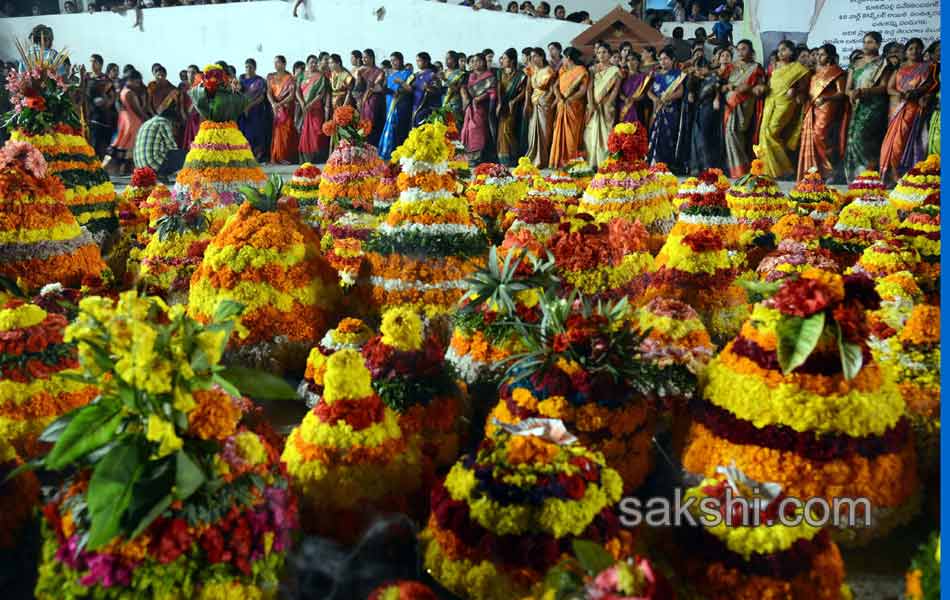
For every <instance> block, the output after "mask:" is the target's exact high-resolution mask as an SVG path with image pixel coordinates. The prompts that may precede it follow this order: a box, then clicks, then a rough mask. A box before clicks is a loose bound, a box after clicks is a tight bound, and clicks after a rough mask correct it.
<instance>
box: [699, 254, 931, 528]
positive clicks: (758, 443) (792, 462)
mask: <svg viewBox="0 0 950 600" xmlns="http://www.w3.org/2000/svg"><path fill="white" fill-rule="evenodd" d="M878 303H879V297H878V295H877V293H876V292H875V291H874V286H873V282H871V280H869V279H867V278H866V277H864V276H861V275H855V276H847V277H843V278H842V277H841V276H838V275H834V274H832V273H828V272H825V271H819V270H817V269H808V270H806V271H804V272H803V273H802V274H801V275H800V276H799V277H798V278H796V279H789V280H786V281H784V282H783V283H782V284H781V285H780V286H778V289H777V291H776V292H775V293H774V295H772V296H771V297H770V298H768V299H767V300H765V301H763V302H761V303H759V304H756V305H755V308H754V310H753V312H752V315H751V317H750V319H749V320H748V321H747V322H746V323H745V324H744V325H743V327H742V331H741V332H740V334H739V335H738V336H737V337H736V338H735V339H734V340H732V341H731V342H729V343H728V344H727V345H726V347H725V348H724V349H723V350H722V352H721V353H720V354H719V355H718V356H717V357H716V358H715V359H713V361H712V362H711V363H710V364H709V365H708V366H707V367H706V370H705V373H704V379H705V381H706V384H705V387H704V391H703V401H702V402H700V403H695V405H694V410H693V419H694V421H693V425H692V426H691V429H690V434H689V440H688V443H687V446H686V449H685V451H684V453H683V466H684V468H685V469H686V470H687V471H688V472H692V473H697V474H700V475H704V476H712V475H713V474H714V473H715V472H716V468H717V467H718V466H720V465H722V464H731V463H732V462H735V464H736V466H738V467H739V468H740V469H741V470H742V471H744V472H745V473H747V474H748V475H749V476H750V477H752V478H756V479H758V480H765V481H774V482H777V483H778V484H780V485H781V486H782V488H783V490H784V491H785V492H786V493H787V494H788V495H789V496H793V497H796V498H823V499H824V500H826V501H827V502H828V503H829V505H832V503H833V502H834V501H835V499H836V498H842V497H847V498H852V499H854V498H861V499H865V498H866V499H867V501H868V504H867V505H865V504H864V503H862V506H861V507H857V510H856V512H857V518H858V519H862V522H863V520H864V519H867V521H868V522H869V523H870V527H868V528H857V529H845V528H843V527H841V528H837V529H835V533H836V535H837V536H839V537H840V539H841V540H842V541H847V542H849V543H861V542H867V541H869V540H870V539H873V538H877V537H880V536H882V535H885V534H886V533H887V532H888V531H890V529H892V528H893V527H894V526H896V525H897V524H899V523H902V522H904V521H906V520H907V519H908V518H910V517H912V516H913V514H914V512H915V511H916V510H917V507H918V505H919V503H918V501H919V498H920V496H919V482H918V477H917V464H916V462H917V461H916V452H915V450H914V446H913V442H912V440H911V438H910V435H909V431H910V428H909V427H908V423H907V420H906V418H905V417H904V412H905V408H904V401H903V400H902V399H901V396H900V393H899V392H898V389H897V386H896V384H895V382H894V379H893V375H892V373H891V371H890V370H889V369H887V368H885V367H883V366H882V365H880V364H879V363H877V362H875V361H874V360H873V358H872V357H871V353H870V351H869V348H868V344H867V341H868V327H867V322H866V317H865V311H867V310H874V309H876V308H878Z"/></svg>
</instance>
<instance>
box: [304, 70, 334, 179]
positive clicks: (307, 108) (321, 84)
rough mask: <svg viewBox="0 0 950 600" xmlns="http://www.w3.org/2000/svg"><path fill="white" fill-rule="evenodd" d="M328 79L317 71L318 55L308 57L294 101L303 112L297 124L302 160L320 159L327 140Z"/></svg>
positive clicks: (312, 161) (321, 72)
mask: <svg viewBox="0 0 950 600" xmlns="http://www.w3.org/2000/svg"><path fill="white" fill-rule="evenodd" d="M329 96H330V82H329V79H327V76H326V75H324V74H323V71H321V70H320V63H319V61H318V60H317V57H316V56H314V55H312V54H311V55H310V56H308V57H307V70H306V71H305V72H304V74H303V75H302V76H301V77H300V79H299V81H298V82H297V104H299V105H300V110H301V112H302V113H303V125H302V126H301V127H300V155H301V158H302V160H303V162H311V163H315V162H322V160H321V159H323V158H324V155H325V154H326V152H327V146H328V145H329V140H328V139H327V136H326V135H324V133H323V123H324V121H326V119H327V114H328V112H329V110H328V104H329Z"/></svg>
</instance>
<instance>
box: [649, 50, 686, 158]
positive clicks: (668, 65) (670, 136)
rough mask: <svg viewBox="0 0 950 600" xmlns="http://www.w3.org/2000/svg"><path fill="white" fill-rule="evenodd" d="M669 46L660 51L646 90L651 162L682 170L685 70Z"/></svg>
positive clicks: (684, 124)
mask: <svg viewBox="0 0 950 600" xmlns="http://www.w3.org/2000/svg"><path fill="white" fill-rule="evenodd" d="M674 61H675V56H674V51H673V48H672V47H669V46H667V47H666V48H664V49H663V50H661V51H660V67H659V68H658V69H657V70H656V71H655V72H654V74H653V83H652V84H651V85H650V90H649V91H648V92H647V94H648V95H649V97H650V100H651V101H652V102H653V107H654V108H653V114H654V117H653V123H652V124H651V126H650V150H649V152H648V153H647V161H649V163H650V164H651V165H654V164H656V163H661V162H662V163H666V164H667V165H668V166H669V168H670V171H672V172H673V173H682V172H683V170H684V168H685V163H686V162H687V161H688V158H689V138H688V137H687V127H686V117H687V111H686V105H685V103H684V102H683V99H684V98H683V97H684V95H685V88H686V86H685V83H686V74H685V73H683V72H682V71H680V70H679V69H677V68H676V64H675V62H674Z"/></svg>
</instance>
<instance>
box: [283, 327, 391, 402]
mask: <svg viewBox="0 0 950 600" xmlns="http://www.w3.org/2000/svg"><path fill="white" fill-rule="evenodd" d="M372 337H373V330H371V329H370V328H369V326H367V325H366V323H364V322H363V321H361V320H359V319H354V318H350V317H347V318H345V319H342V320H341V321H340V322H339V323H338V324H337V326H336V327H335V328H333V329H331V330H330V331H328V332H327V333H326V335H324V336H323V339H322V340H320V343H319V344H317V345H316V346H314V347H313V348H312V349H311V350H310V355H309V356H308V357H307V370H306V371H305V372H304V378H303V380H302V381H301V382H300V385H299V386H298V387H297V395H298V396H300V397H301V398H303V399H304V401H305V402H306V403H307V406H308V407H309V408H313V407H314V406H316V405H317V403H318V402H320V398H321V397H322V396H323V376H324V374H325V373H326V370H327V359H328V358H330V357H331V356H332V355H333V353H335V352H339V351H340V350H356V351H360V350H362V348H363V346H364V345H365V344H366V342H368V341H369V340H370V339H372Z"/></svg>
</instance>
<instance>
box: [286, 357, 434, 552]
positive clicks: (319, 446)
mask: <svg viewBox="0 0 950 600" xmlns="http://www.w3.org/2000/svg"><path fill="white" fill-rule="evenodd" d="M323 381H324V392H323V396H322V397H321V400H320V402H319V403H318V404H317V405H316V406H315V407H314V408H313V409H312V410H311V411H309V412H308V413H307V416H305V417H304V419H303V423H301V424H300V426H299V427H296V428H294V430H293V431H292V432H291V433H290V436H289V437H288V438H287V444H286V446H285V447H284V452H283V455H282V456H281V460H282V462H283V463H284V464H286V466H287V473H288V474H289V476H290V479H291V485H292V487H293V490H294V492H295V493H296V494H297V495H298V496H299V497H300V509H301V516H302V520H303V525H304V528H305V529H307V530H308V531H311V532H314V533H319V534H322V535H329V536H331V537H334V538H336V539H340V540H343V541H349V542H352V541H355V540H356V539H358V538H359V536H360V535H361V533H362V531H363V529H364V528H365V527H366V526H367V525H368V524H369V523H370V521H371V518H372V515H373V512H374V511H376V510H383V511H385V510H389V511H402V512H406V511H408V509H409V506H410V504H409V497H410V496H411V495H413V494H415V493H416V492H417V491H418V490H419V487H420V485H421V466H420V457H419V450H418V448H417V446H416V445H415V444H416V442H415V441H414V440H411V439H410V438H408V437H407V436H405V435H403V433H402V431H401V430H400V427H399V420H398V417H397V416H396V413H395V412H394V411H393V410H392V409H390V408H389V407H388V406H386V405H385V404H384V403H383V401H382V400H381V399H380V397H379V396H378V395H377V394H376V392H374V391H373V387H372V385H371V377H370V373H369V371H368V370H367V368H366V365H365V364H364V362H363V357H362V356H360V354H359V352H357V351H356V350H350V349H347V350H340V351H339V352H336V353H334V354H333V355H332V356H330V358H329V359H327V364H326V369H325V373H324V376H323Z"/></svg>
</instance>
